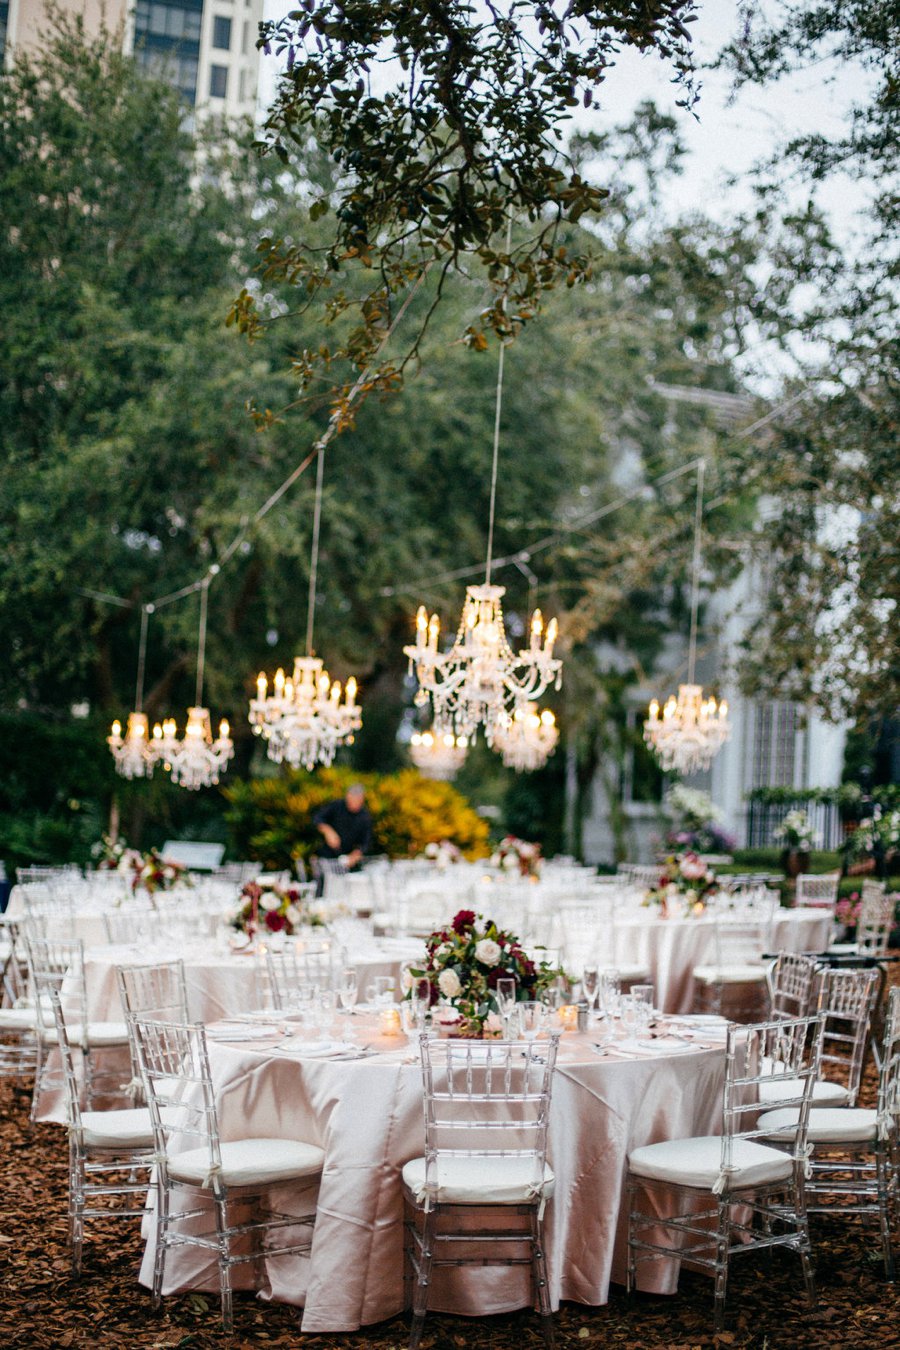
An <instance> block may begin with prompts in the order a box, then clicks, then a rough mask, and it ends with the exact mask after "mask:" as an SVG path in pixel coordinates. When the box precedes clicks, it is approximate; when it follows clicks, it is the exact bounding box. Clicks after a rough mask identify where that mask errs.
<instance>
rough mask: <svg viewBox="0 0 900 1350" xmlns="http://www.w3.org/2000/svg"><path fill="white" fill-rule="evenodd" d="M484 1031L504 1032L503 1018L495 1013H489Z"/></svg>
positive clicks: (485, 1020)
mask: <svg viewBox="0 0 900 1350" xmlns="http://www.w3.org/2000/svg"><path fill="white" fill-rule="evenodd" d="M484 1029H485V1031H502V1030H503V1020H502V1018H500V1017H498V1015H497V1014H496V1013H495V1012H489V1013H488V1015H487V1017H486V1018H485V1019H484Z"/></svg>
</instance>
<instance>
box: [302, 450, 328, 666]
mask: <svg viewBox="0 0 900 1350" xmlns="http://www.w3.org/2000/svg"><path fill="white" fill-rule="evenodd" d="M318 453H319V462H318V464H317V465H316V505H315V510H314V511H313V531H312V549H311V552H310V559H309V601H308V604H307V609H306V655H307V656H312V655H313V645H312V644H313V619H314V617H315V612H316V582H317V580H318V576H319V530H320V527H321V524H322V484H323V482H324V481H325V447H324V446H321V447H320V449H319V452H318Z"/></svg>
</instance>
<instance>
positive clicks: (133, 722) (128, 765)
mask: <svg viewBox="0 0 900 1350" xmlns="http://www.w3.org/2000/svg"><path fill="white" fill-rule="evenodd" d="M106 744H107V745H108V746H109V748H110V750H111V751H112V754H113V759H114V760H115V763H116V773H120V774H121V775H122V777H123V778H150V777H151V776H152V774H153V769H154V766H155V764H156V760H157V750H156V746H155V745H154V744H153V743H152V741H151V739H150V727H149V724H148V722H147V714H146V713H142V712H132V713H129V714H128V724H127V726H126V728H125V735H124V736H123V735H122V723H121V722H119V721H118V720H116V721H115V722H113V724H112V728H111V731H110V734H109V735H108V736H107V738H106Z"/></svg>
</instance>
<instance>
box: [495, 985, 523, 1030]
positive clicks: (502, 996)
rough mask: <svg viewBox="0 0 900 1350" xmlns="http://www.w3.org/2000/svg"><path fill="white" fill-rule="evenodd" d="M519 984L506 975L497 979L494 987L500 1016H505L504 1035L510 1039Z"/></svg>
mask: <svg viewBox="0 0 900 1350" xmlns="http://www.w3.org/2000/svg"><path fill="white" fill-rule="evenodd" d="M516 989H517V985H516V982H515V980H514V979H513V978H512V977H511V976H506V975H504V976H503V977H502V978H501V979H499V980H498V981H497V985H496V988H495V989H494V996H495V998H496V999H497V1007H498V1008H499V1009H500V1016H501V1017H502V1018H503V1035H504V1036H505V1037H506V1039H507V1040H508V1039H509V1032H510V1022H511V1020H512V1014H513V1010H514V1008H515V1006H516Z"/></svg>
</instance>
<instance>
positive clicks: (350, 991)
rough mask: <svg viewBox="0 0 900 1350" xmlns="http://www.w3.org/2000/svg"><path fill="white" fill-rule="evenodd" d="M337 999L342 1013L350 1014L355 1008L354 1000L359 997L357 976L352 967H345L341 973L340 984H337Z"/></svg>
mask: <svg viewBox="0 0 900 1350" xmlns="http://www.w3.org/2000/svg"><path fill="white" fill-rule="evenodd" d="M338 997H339V998H340V1000H341V1007H342V1008H343V1009H344V1012H351V1013H352V1011H353V1009H354V1008H355V1006H356V1000H357V998H358V997H359V976H358V974H357V973H356V971H355V970H354V968H353V967H352V966H346V967H345V968H344V969H343V970H342V971H341V978H340V983H339V984H338Z"/></svg>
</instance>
